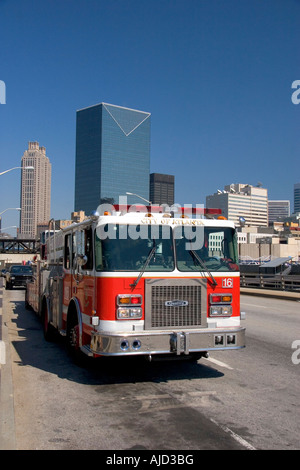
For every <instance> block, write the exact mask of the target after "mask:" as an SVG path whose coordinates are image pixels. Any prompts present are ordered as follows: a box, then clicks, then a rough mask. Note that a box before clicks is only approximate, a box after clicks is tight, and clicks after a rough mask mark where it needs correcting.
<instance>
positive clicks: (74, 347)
mask: <svg viewBox="0 0 300 470" xmlns="http://www.w3.org/2000/svg"><path fill="white" fill-rule="evenodd" d="M79 340H80V331H79V323H78V318H77V314H76V313H74V312H72V313H70V314H69V316H68V320H67V336H66V344H67V351H68V353H69V354H70V356H71V358H72V359H73V360H74V361H75V362H76V363H78V364H81V362H82V360H83V356H84V354H83V353H82V351H81V350H80V343H79Z"/></svg>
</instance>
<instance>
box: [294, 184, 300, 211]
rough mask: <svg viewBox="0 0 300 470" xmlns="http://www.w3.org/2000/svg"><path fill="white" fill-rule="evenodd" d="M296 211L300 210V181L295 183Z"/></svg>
mask: <svg viewBox="0 0 300 470" xmlns="http://www.w3.org/2000/svg"><path fill="white" fill-rule="evenodd" d="M294 212H300V183H296V184H294Z"/></svg>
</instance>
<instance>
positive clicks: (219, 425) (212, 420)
mask: <svg viewBox="0 0 300 470" xmlns="http://www.w3.org/2000/svg"><path fill="white" fill-rule="evenodd" d="M210 420H211V422H212V423H214V424H215V425H216V426H218V427H219V428H221V429H222V430H223V431H225V432H227V433H228V434H230V435H231V436H232V437H233V439H235V440H236V441H237V442H238V443H239V444H241V445H242V446H244V447H246V449H248V450H256V449H255V447H253V446H252V445H251V444H249V442H247V441H246V440H245V439H243V438H242V437H241V436H239V435H238V434H236V433H235V432H233V431H232V430H231V429H229V428H228V427H227V426H223V425H222V424H219V423H217V422H216V421H215V420H214V419H212V418H210Z"/></svg>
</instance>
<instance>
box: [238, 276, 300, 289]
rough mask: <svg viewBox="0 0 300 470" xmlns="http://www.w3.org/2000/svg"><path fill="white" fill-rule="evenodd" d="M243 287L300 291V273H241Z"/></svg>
mask: <svg viewBox="0 0 300 470" xmlns="http://www.w3.org/2000/svg"><path fill="white" fill-rule="evenodd" d="M240 285H241V287H253V288H256V289H257V288H260V289H274V290H282V291H293V292H300V275H282V274H277V275H276V276H274V275H273V276H272V275H269V274H254V273H241V278H240Z"/></svg>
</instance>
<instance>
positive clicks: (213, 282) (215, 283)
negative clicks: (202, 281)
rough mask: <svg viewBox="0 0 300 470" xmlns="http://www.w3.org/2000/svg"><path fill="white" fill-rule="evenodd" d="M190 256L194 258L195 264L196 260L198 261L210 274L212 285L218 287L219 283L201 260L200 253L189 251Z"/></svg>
mask: <svg viewBox="0 0 300 470" xmlns="http://www.w3.org/2000/svg"><path fill="white" fill-rule="evenodd" d="M189 254H190V255H191V257H192V258H193V260H194V262H195V260H197V261H198V264H199V265H200V266H201V268H202V269H203V270H204V271H206V272H207V273H208V275H209V277H210V280H211V282H212V285H213V286H217V285H218V283H217V281H216V280H215V278H214V276H213V275H212V273H211V272H210V270H209V269H208V267H207V266H206V264H205V263H204V261H203V260H202V259H201V258H200V256H199V255H198V253H196V252H195V251H194V250H189Z"/></svg>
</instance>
